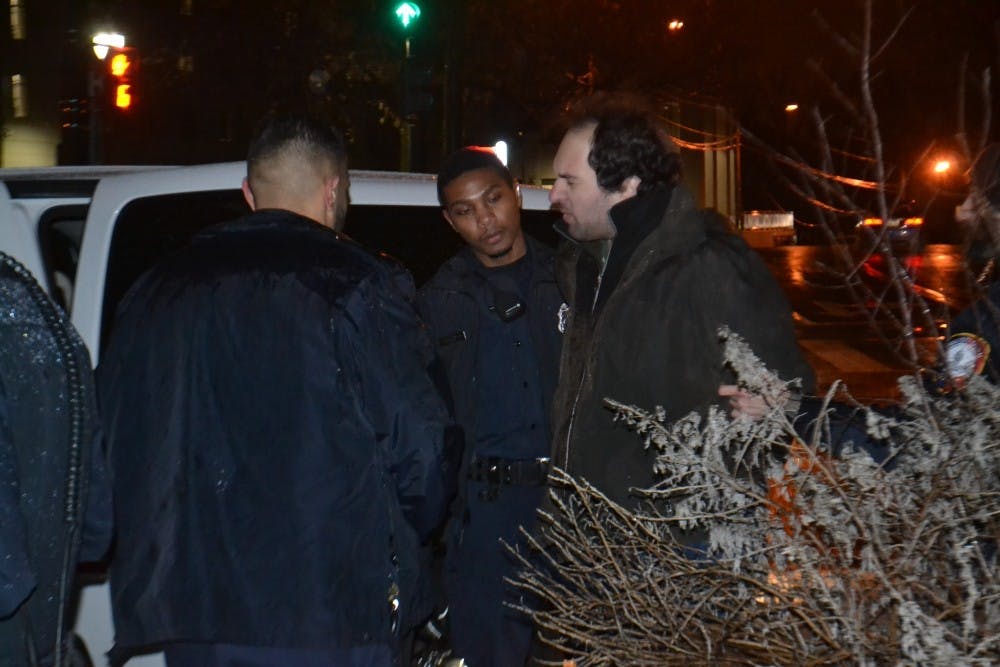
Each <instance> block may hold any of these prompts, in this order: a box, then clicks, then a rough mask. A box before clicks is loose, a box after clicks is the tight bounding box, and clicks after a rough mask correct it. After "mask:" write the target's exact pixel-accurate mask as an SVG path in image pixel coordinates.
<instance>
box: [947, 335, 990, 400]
mask: <svg viewBox="0 0 1000 667" xmlns="http://www.w3.org/2000/svg"><path fill="white" fill-rule="evenodd" d="M989 356H990V344H989V343H987V342H986V341H985V340H984V339H982V338H980V337H979V336H976V335H974V334H971V333H959V334H955V335H954V336H952V337H951V338H949V339H948V346H947V347H946V348H945V361H946V362H947V363H948V375H949V376H950V377H951V380H952V382H953V383H954V384H955V386H956V387H958V388H961V387H963V386H965V383H966V382H968V381H969V378H971V377H972V376H973V375H979V374H980V373H982V372H983V368H985V367H986V360H987V359H989Z"/></svg>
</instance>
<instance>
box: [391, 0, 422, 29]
mask: <svg viewBox="0 0 1000 667" xmlns="http://www.w3.org/2000/svg"><path fill="white" fill-rule="evenodd" d="M396 17H397V18H398V19H399V22H400V23H402V24H403V27H404V28H409V27H410V24H411V23H413V22H414V21H416V20H417V19H418V18H420V6H419V5H417V4H416V3H413V2H401V3H399V5H398V6H397V7H396Z"/></svg>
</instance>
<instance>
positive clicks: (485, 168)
mask: <svg viewBox="0 0 1000 667" xmlns="http://www.w3.org/2000/svg"><path fill="white" fill-rule="evenodd" d="M437 186H438V198H439V200H440V202H441V208H442V211H443V214H444V218H445V220H446V221H447V222H448V224H450V225H451V227H452V228H453V229H454V230H455V231H456V232H457V233H458V234H459V236H461V237H462V239H463V240H464V241H465V243H466V247H465V248H463V249H462V250H461V251H460V252H459V253H458V254H456V255H455V256H454V257H452V258H451V259H449V260H448V261H447V262H445V264H444V265H442V267H441V268H440V269H439V270H438V272H437V273H436V274H435V275H434V277H433V278H431V280H430V281H428V283H427V284H426V285H425V286H424V287H423V288H422V289H421V290H420V292H419V294H418V306H417V308H418V310H419V312H420V314H421V315H422V316H423V318H424V319H425V320H426V322H427V323H428V326H429V327H430V330H431V334H432V337H433V338H434V340H435V341H436V342H437V350H438V354H439V357H440V359H441V361H442V362H443V365H444V367H445V372H446V374H447V379H448V383H449V385H450V389H451V393H452V397H453V407H454V410H455V416H456V419H457V421H458V422H459V423H460V424H461V425H462V426H463V428H464V429H465V433H466V451H465V457H464V463H463V468H464V474H462V477H463V483H462V485H461V487H460V488H461V491H460V494H459V501H458V502H457V503H456V508H455V510H454V511H453V515H452V521H451V524H450V528H449V530H448V535H447V539H446V542H447V554H446V566H445V588H446V593H447V598H448V605H449V614H448V616H449V619H450V632H451V638H452V647H453V648H454V650H455V652H456V654H457V655H458V656H461V657H462V658H464V659H465V660H466V661H467V663H468V664H470V665H473V666H474V667H491V666H497V667H512V666H515V665H523V664H525V662H526V660H527V658H528V653H529V648H530V644H531V626H530V623H529V622H528V619H527V618H526V617H525V616H524V615H523V614H521V613H519V612H517V611H514V610H512V609H510V608H508V607H505V606H504V602H505V601H507V602H511V603H515V604H517V603H523V600H521V599H520V598H519V597H518V595H517V593H516V592H515V591H514V590H512V588H511V587H510V586H509V585H506V584H505V582H504V577H509V576H511V575H512V574H513V572H514V563H513V560H512V559H511V557H510V554H509V553H507V551H506V548H505V546H504V545H503V542H506V543H507V544H509V545H517V544H518V543H519V542H520V540H519V527H520V526H524V527H526V528H527V527H530V526H531V525H532V524H533V522H534V516H535V511H536V509H537V507H538V505H539V503H540V502H541V500H542V498H543V494H544V486H543V485H544V483H545V479H546V477H547V474H548V459H547V456H548V453H549V447H550V431H549V426H548V424H549V418H548V411H549V403H550V401H551V398H552V394H553V391H554V388H555V383H556V375H557V372H558V359H559V348H560V334H559V331H558V311H559V308H560V305H561V304H562V298H561V297H560V294H559V291H558V289H557V287H556V283H555V278H554V274H553V267H554V257H553V253H552V250H551V249H549V248H548V247H547V246H545V245H543V244H541V243H539V242H537V241H536V240H534V239H532V238H530V237H528V236H526V235H525V234H524V232H523V231H522V229H521V218H520V200H519V194H518V190H517V187H516V185H515V183H514V179H513V177H512V176H511V173H510V171H509V170H508V169H507V168H506V167H505V166H504V165H503V163H502V162H500V160H499V159H498V158H497V157H496V155H495V154H494V153H493V152H492V151H490V150H489V149H484V148H478V147H467V148H463V149H461V150H459V151H457V152H456V153H454V154H453V155H451V156H450V157H449V158H448V159H447V160H446V161H445V163H444V166H443V167H442V168H441V172H440V174H439V175H438V182H437Z"/></svg>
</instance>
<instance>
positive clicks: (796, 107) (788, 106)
mask: <svg viewBox="0 0 1000 667" xmlns="http://www.w3.org/2000/svg"><path fill="white" fill-rule="evenodd" d="M798 110H799V105H798V104H786V105H785V111H788V112H789V113H790V112H792V111H798Z"/></svg>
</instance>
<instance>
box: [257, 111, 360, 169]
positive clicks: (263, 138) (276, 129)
mask: <svg viewBox="0 0 1000 667" xmlns="http://www.w3.org/2000/svg"><path fill="white" fill-rule="evenodd" d="M287 150H295V151H297V152H298V153H299V154H300V155H301V156H302V157H303V158H305V159H312V160H328V161H330V162H331V163H332V164H333V168H334V170H335V171H336V172H338V173H341V174H342V173H344V172H346V171H347V147H346V146H345V144H344V137H343V135H342V134H341V133H340V132H339V131H337V130H336V129H335V128H333V127H331V126H330V125H328V124H326V123H323V122H322V121H319V120H317V119H315V118H310V117H307V116H301V115H298V114H283V115H274V116H269V117H267V118H265V119H264V120H263V121H262V123H261V125H260V127H259V129H258V130H257V133H256V135H255V136H254V139H253V141H251V142H250V148H249V150H248V151H247V175H248V176H249V177H250V178H251V180H252V178H253V175H254V173H255V172H256V171H257V169H258V168H259V167H260V166H261V165H262V164H264V163H265V162H267V161H268V160H269V159H270V158H273V157H275V156H277V154H278V153H281V152H284V151H287Z"/></svg>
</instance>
